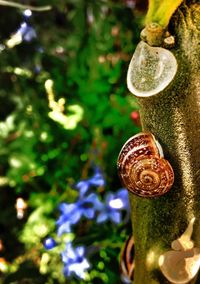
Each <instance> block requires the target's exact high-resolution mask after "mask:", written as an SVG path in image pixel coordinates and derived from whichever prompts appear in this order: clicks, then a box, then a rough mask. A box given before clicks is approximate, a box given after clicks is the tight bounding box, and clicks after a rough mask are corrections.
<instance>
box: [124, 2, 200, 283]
mask: <svg viewBox="0 0 200 284" xmlns="http://www.w3.org/2000/svg"><path fill="white" fill-rule="evenodd" d="M188 2H190V3H188ZM188 2H187V3H184V4H182V5H181V7H180V8H179V9H178V10H177V11H176V13H175V15H174V16H173V18H172V19H171V23H170V28H171V29H172V32H173V34H174V35H175V39H176V45H175V48H174V49H173V50H172V52H173V53H174V55H175V57H176V59H177V62H178V72H177V75H176V77H175V79H174V80H173V82H172V84H171V85H170V86H169V87H168V88H167V89H166V90H165V91H163V92H162V93H160V94H158V95H156V96H153V97H149V98H141V99H139V100H138V102H139V105H140V114H141V121H142V127H143V130H144V131H149V132H151V133H153V134H154V135H155V137H156V138H157V140H158V141H159V142H160V144H161V145H162V147H163V151H164V156H165V158H166V159H167V160H169V162H170V163H171V165H172V167H173V169H174V172H175V182H174V185H173V187H172V189H171V190H170V192H169V193H167V194H166V195H164V196H161V197H158V198H152V199H147V198H142V197H137V196H135V195H133V194H130V195H129V196H130V202H131V209H132V224H133V235H134V239H135V273H134V284H158V283H161V284H166V283H170V282H169V281H168V280H167V279H166V278H165V277H164V276H163V274H162V273H161V271H160V269H159V267H158V258H159V256H160V255H161V254H162V253H164V252H166V251H168V250H170V249H171V248H170V247H171V242H172V241H173V240H175V239H177V238H178V237H180V235H181V234H182V233H183V232H184V231H185V229H186V227H187V226H188V224H189V222H190V221H191V219H192V218H193V217H195V218H196V219H195V223H194V230H193V235H192V240H193V241H194V244H195V247H198V248H200V2H199V1H188ZM194 2H195V3H194ZM188 283H200V281H199V282H198V280H197V277H196V278H195V279H193V280H192V281H191V282H188Z"/></svg>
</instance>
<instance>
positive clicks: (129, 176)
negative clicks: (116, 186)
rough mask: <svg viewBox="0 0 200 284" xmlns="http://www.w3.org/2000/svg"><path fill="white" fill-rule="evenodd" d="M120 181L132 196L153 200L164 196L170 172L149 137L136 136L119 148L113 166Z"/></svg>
mask: <svg viewBox="0 0 200 284" xmlns="http://www.w3.org/2000/svg"><path fill="white" fill-rule="evenodd" d="M117 167H118V172H119V176H120V179H121V181H122V183H123V184H124V186H125V187H126V188H127V189H128V190H129V191H131V192H132V193H134V194H136V195H139V196H143V197H156V196H160V195H163V194H165V193H166V192H168V191H169V190H170V188H171V186H172V184H173V182H174V172H173V169H172V167H171V165H170V164H169V162H168V161H167V160H165V159H164V158H163V151H162V147H161V145H160V144H159V143H158V142H157V141H156V140H155V138H154V136H153V135H152V134H151V133H139V134H137V135H135V136H133V137H131V138H130V139H129V140H128V141H127V142H126V143H125V144H124V146H123V147H122V150H121V152H120V154H119V157H118V162H117Z"/></svg>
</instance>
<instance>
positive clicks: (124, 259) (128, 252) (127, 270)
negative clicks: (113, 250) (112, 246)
mask: <svg viewBox="0 0 200 284" xmlns="http://www.w3.org/2000/svg"><path fill="white" fill-rule="evenodd" d="M119 268H120V274H121V280H122V282H124V283H132V281H133V278H134V269H135V243H134V239H133V236H129V237H128V239H127V240H126V241H125V243H124V245H123V247H122V249H121V253H120V262H119Z"/></svg>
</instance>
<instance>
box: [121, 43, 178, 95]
mask: <svg viewBox="0 0 200 284" xmlns="http://www.w3.org/2000/svg"><path fill="white" fill-rule="evenodd" d="M176 72H177V61H176V58H175V57H174V55H173V53H172V52H171V51H169V50H167V49H165V48H163V47H155V46H150V45H148V44H147V43H145V42H144V41H141V42H140V43H139V44H138V45H137V47H136V49H135V52H134V54H133V57H132V59H131V62H130V64H129V68H128V73H127V86H128V89H129V91H130V92H131V93H133V94H134V95H135V96H137V97H150V96H153V95H156V94H158V93H159V92H161V91H162V90H164V89H165V88H166V87H167V86H168V85H169V84H170V83H171V81H172V80H173V78H174V77H175V75H176Z"/></svg>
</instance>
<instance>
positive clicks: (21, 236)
mask: <svg viewBox="0 0 200 284" xmlns="http://www.w3.org/2000/svg"><path fill="white" fill-rule="evenodd" d="M126 2H128V1H114V0H109V1H103V0H100V1H84V0H73V1H72V0H65V1H55V0H48V1H46V0H43V1H32V2H31V4H32V5H52V9H51V10H50V11H46V12H33V15H32V16H31V17H30V19H29V20H28V21H29V23H30V25H31V26H32V27H34V29H35V31H36V33H37V38H34V39H33V40H31V41H30V42H29V41H28V42H27V41H22V42H21V43H20V44H17V45H15V46H14V47H13V48H9V47H8V46H7V45H6V42H7V40H8V39H10V38H11V37H12V35H13V34H14V33H15V32H16V30H17V29H18V28H19V26H20V24H21V23H22V22H23V21H24V16H23V11H20V10H19V9H15V8H8V7H3V6H0V26H1V33H0V42H1V44H0V102H1V103H0V160H1V162H0V194H1V198H0V208H1V217H0V240H1V243H2V245H1V246H0V271H1V274H0V279H2V280H1V281H2V283H35V284H36V283H41V284H42V283H49V284H51V283H72V284H73V283H85V282H84V281H82V280H76V279H72V280H66V279H65V278H64V276H63V275H62V273H61V272H62V262H61V260H60V256H59V253H60V251H59V250H60V248H55V249H54V250H52V251H48V252H46V251H45V249H44V248H43V245H42V242H43V240H44V238H45V237H47V236H48V235H49V234H52V235H54V236H55V238H56V226H55V220H56V218H57V217H58V211H57V206H58V204H59V203H60V202H73V201H74V199H75V198H76V194H77V192H75V191H74V190H73V188H72V187H73V184H74V183H76V182H78V181H79V180H80V179H84V178H87V177H88V176H89V175H90V174H91V166H92V165H93V164H95V165H97V166H99V167H100V168H101V169H102V170H103V172H104V173H105V178H106V182H107V184H106V187H105V188H102V189H100V194H102V195H104V194H105V193H106V192H107V191H116V190H117V189H118V188H120V187H121V184H120V181H119V179H118V177H117V170H116V160H117V156H118V153H119V151H120V149H121V147H122V145H123V143H124V142H125V141H126V140H127V139H128V138H129V137H130V136H132V135H134V134H135V133H137V132H138V131H139V129H140V125H139V123H138V121H133V120H132V119H131V116H130V115H131V112H133V111H136V110H137V109H138V106H137V104H136V102H135V101H134V99H133V97H132V96H130V95H129V93H128V90H127V87H126V72H127V67H128V64H129V61H130V58H131V56H132V53H133V50H134V47H135V44H136V43H137V42H138V41H139V28H138V26H139V19H138V18H137V20H136V18H135V16H134V13H135V14H136V11H135V10H134V9H132V8H130V7H128V5H127V3H126ZM129 2H130V1H129ZM48 80H49V81H48ZM48 82H51V83H52V84H51V86H50V87H49V86H47V85H45V84H47V83H48ZM69 120H70V121H69ZM69 123H71V124H69ZM70 125H71V126H70ZM19 197H22V198H23V199H24V200H25V202H26V206H27V208H26V209H24V211H25V212H24V217H23V218H22V219H17V215H16V208H15V206H16V199H17V198H19ZM87 226H89V225H87V224H85V223H84V221H83V223H81V224H79V226H78V229H77V230H76V233H75V234H69V235H67V236H64V237H63V244H64V243H65V242H66V238H69V239H71V240H75V241H76V242H77V243H78V244H84V245H87V246H90V245H91V244H92V243H95V244H96V245H97V247H100V248H101V249H100V250H97V252H96V253H95V254H94V256H95V257H94V258H93V259H92V268H91V271H90V279H91V280H90V281H89V280H88V281H87V283H97V284H98V283H109V284H112V283H115V284H116V283H120V277H119V271H118V257H119V251H120V247H121V246H122V243H123V241H124V239H125V238H126V235H127V234H129V233H130V224H128V225H127V226H123V225H122V226H120V227H116V228H113V231H112V230H110V225H109V224H108V225H107V227H106V226H105V228H104V230H103V231H102V230H101V229H100V228H101V226H98V225H94V226H93V227H92V233H91V234H89V233H88V231H87ZM89 228H91V227H89ZM87 234H88V236H87Z"/></svg>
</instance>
